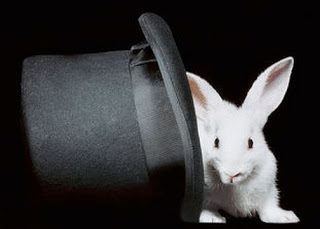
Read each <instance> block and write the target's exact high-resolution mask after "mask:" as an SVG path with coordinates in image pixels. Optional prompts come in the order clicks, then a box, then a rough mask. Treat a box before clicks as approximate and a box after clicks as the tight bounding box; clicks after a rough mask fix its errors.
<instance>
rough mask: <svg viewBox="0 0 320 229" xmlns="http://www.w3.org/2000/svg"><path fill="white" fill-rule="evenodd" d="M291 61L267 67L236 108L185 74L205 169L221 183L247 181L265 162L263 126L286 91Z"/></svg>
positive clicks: (266, 149) (196, 79)
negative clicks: (191, 98) (212, 172)
mask: <svg viewBox="0 0 320 229" xmlns="http://www.w3.org/2000/svg"><path fill="white" fill-rule="evenodd" d="M292 67H293V58H291V57H288V58H285V59H283V60H281V61H279V62H277V63H275V64H273V65H272V66H270V67H269V68H267V69H266V70H265V71H264V72H263V73H262V74H260V76H259V77H258V78H257V79H256V81H255V82H254V83H253V85H252V87H251V89H250V90H249V92H248V94H247V96H246V98H245V100H244V102H243V104H242V105H241V106H240V107H237V106H235V105H233V104H231V103H229V102H226V101H224V100H222V99H221V97H220V96H219V94H218V93H217V92H216V90H215V89H214V88H213V87H211V86H210V85H209V84H208V83H207V82H206V81H205V80H203V79H201V78H200V77H198V76H196V75H194V74H192V73H188V80H189V85H190V88H191V91H192V96H193V100H194V104H195V110H196V116H197V122H198V128H199V137H200V142H201V148H202V153H203V160H204V166H205V170H206V169H212V171H214V172H216V173H217V175H218V177H219V178H220V180H221V182H223V183H225V184H238V183H241V182H246V181H247V180H249V179H250V177H254V175H255V174H257V173H258V172H259V169H260V168H261V165H262V164H263V163H266V160H265V159H266V156H267V153H268V146H267V143H266V142H265V140H264V135H263V127H264V125H265V123H266V121H267V118H268V116H269V115H270V114H271V113H272V112H273V111H274V110H275V109H276V108H277V107H278V106H279V104H280V103H281V101H282V99H283V97H284V95H285V93H286V90H287V88H288V84H289V80H290V74H291V70H292Z"/></svg>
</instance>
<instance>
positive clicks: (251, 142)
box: [248, 138, 253, 149]
mask: <svg viewBox="0 0 320 229" xmlns="http://www.w3.org/2000/svg"><path fill="white" fill-rule="evenodd" d="M252 147H253V141H252V139H251V138H249V140H248V148H249V149H252Z"/></svg>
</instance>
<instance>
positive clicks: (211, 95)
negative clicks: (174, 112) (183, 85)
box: [187, 72, 222, 119]
mask: <svg viewBox="0 0 320 229" xmlns="http://www.w3.org/2000/svg"><path fill="white" fill-rule="evenodd" d="M187 77H188V81H189V86H190V89H191V93H192V98H193V102H194V106H195V110H196V115H197V117H198V118H203V119H205V115H206V114H207V113H208V111H209V110H214V109H215V108H216V107H217V106H219V105H220V104H221V103H222V99H221V97H220V95H219V94H218V92H217V91H216V90H215V89H214V88H213V87H212V86H211V85H210V84H209V83H208V82H207V81H205V80H204V79H202V78H200V77H199V76H197V75H195V74H193V73H190V72H187Z"/></svg>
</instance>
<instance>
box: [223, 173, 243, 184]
mask: <svg viewBox="0 0 320 229" xmlns="http://www.w3.org/2000/svg"><path fill="white" fill-rule="evenodd" d="M226 174H227V175H228V176H229V177H230V183H233V178H235V177H238V176H240V175H241V173H236V174H234V175H229V174H228V173H226Z"/></svg>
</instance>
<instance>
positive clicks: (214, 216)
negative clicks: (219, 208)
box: [199, 210, 226, 223]
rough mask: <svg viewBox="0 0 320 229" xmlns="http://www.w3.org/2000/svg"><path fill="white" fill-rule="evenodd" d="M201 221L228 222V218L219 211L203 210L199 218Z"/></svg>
mask: <svg viewBox="0 0 320 229" xmlns="http://www.w3.org/2000/svg"><path fill="white" fill-rule="evenodd" d="M199 222H200V223H226V218H225V217H223V216H221V215H220V214H219V213H218V212H212V211H208V210H203V211H202V212H201V215H200V219H199Z"/></svg>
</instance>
